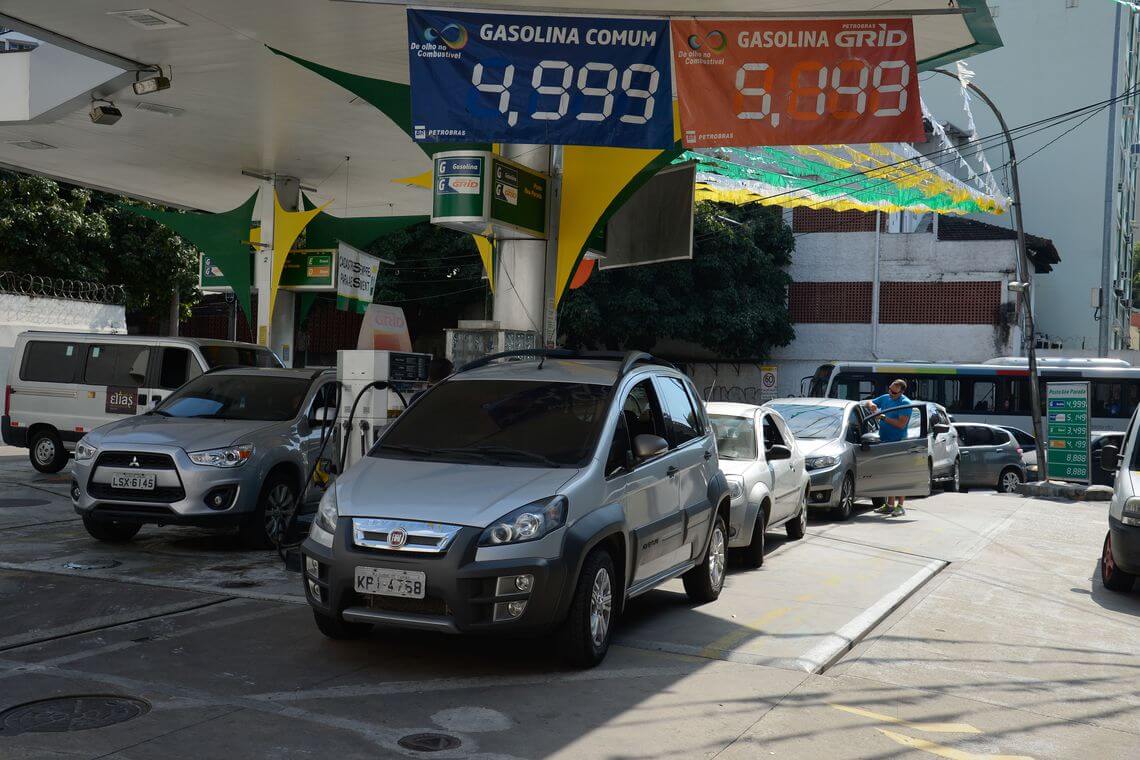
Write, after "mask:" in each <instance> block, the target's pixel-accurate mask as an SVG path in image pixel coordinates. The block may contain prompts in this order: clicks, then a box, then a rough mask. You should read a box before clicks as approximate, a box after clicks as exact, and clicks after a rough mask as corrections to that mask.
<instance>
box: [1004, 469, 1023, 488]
mask: <svg viewBox="0 0 1140 760" xmlns="http://www.w3.org/2000/svg"><path fill="white" fill-rule="evenodd" d="M1019 485H1021V478H1019V477H1018V476H1017V473H1016V472H1007V473H1006V474H1005V475H1002V476H1001V490H1002V491H1004V492H1005V493H1017V487H1018V486H1019Z"/></svg>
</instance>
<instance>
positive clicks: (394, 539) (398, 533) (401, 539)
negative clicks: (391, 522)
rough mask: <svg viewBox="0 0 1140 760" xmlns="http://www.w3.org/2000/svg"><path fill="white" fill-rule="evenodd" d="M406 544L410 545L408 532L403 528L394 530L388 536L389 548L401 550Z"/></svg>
mask: <svg viewBox="0 0 1140 760" xmlns="http://www.w3.org/2000/svg"><path fill="white" fill-rule="evenodd" d="M406 543H408V531H406V530H404V529H403V528H393V529H392V532H391V533H389V534H388V546H390V547H392V548H393V549H399V548H400V547H401V546H403V545H404V544H406Z"/></svg>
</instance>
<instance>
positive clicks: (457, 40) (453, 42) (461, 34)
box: [423, 22, 467, 50]
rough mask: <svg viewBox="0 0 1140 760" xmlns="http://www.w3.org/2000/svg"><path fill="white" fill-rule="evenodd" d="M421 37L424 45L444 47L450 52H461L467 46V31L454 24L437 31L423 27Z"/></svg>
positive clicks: (433, 28)
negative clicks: (450, 50) (449, 49)
mask: <svg viewBox="0 0 1140 760" xmlns="http://www.w3.org/2000/svg"><path fill="white" fill-rule="evenodd" d="M423 36H424V42H426V43H429V44H432V45H446V46H447V47H449V48H451V49H452V50H462V49H463V48H464V47H465V46H466V45H467V29H466V28H464V27H463V26H461V25H459V24H456V23H454V22H453V23H450V24H447V25H446V26H443V27H440V28H439V29H436V28H435V27H431V26H429V27H425V28H424V33H423Z"/></svg>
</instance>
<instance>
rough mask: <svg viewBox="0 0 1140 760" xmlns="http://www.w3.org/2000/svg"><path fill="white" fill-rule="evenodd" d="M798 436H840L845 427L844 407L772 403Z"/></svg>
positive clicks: (821, 437) (826, 437) (825, 437)
mask: <svg viewBox="0 0 1140 760" xmlns="http://www.w3.org/2000/svg"><path fill="white" fill-rule="evenodd" d="M771 406H772V408H773V409H775V410H776V411H777V412H779V413H780V415H781V416H782V417H783V418H784V422H786V423H788V427H790V428H791V429H792V433H793V434H794V435H795V436H796V438H818V439H824V440H826V439H830V438H838V437H839V431H840V429H842V427H843V407H841V406H815V405H812V404H772V405H771Z"/></svg>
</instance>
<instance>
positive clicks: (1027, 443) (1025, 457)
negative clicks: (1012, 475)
mask: <svg viewBox="0 0 1140 760" xmlns="http://www.w3.org/2000/svg"><path fill="white" fill-rule="evenodd" d="M998 427H1000V428H1001V429H1002V430H1004V431H1006V432H1007V433H1009V434H1010V435H1012V436H1013V439H1014V440H1015V441H1017V445H1018V446H1020V447H1021V463H1022V464H1024V465H1025V479H1026V480H1027V481H1031V482H1032V481H1034V480H1040V479H1041V476H1040V474H1039V473H1038V470H1037V439H1036V438H1034V437H1033V434H1032V433H1027V432H1026V431H1024V430H1022V429H1021V428H1016V427H1009V426H1008V425H999V426H998Z"/></svg>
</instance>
